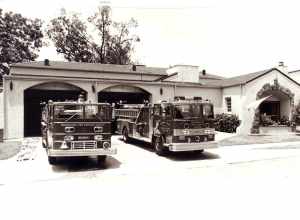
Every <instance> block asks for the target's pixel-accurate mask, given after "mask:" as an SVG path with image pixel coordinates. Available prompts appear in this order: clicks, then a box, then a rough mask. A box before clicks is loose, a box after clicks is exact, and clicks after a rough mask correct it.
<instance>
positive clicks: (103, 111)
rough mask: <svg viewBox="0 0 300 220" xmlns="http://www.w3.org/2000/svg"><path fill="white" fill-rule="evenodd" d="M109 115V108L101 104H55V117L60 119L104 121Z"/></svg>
mask: <svg viewBox="0 0 300 220" xmlns="http://www.w3.org/2000/svg"><path fill="white" fill-rule="evenodd" d="M108 117H109V112H108V109H107V108H105V107H103V106H100V105H89V104H84V105H78V104H77V105H55V106H54V118H55V119H56V120H58V121H81V120H86V119H90V120H96V121H99V120H100V121H103V120H106V119H107V118H108Z"/></svg>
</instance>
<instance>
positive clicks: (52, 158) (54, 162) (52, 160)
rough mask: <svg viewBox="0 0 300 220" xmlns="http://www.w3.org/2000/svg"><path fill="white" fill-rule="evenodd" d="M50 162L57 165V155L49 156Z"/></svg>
mask: <svg viewBox="0 0 300 220" xmlns="http://www.w3.org/2000/svg"><path fill="white" fill-rule="evenodd" d="M48 162H49V164H50V165H55V164H56V162H57V161H56V157H50V156H48Z"/></svg>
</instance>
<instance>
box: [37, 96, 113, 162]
mask: <svg viewBox="0 0 300 220" xmlns="http://www.w3.org/2000/svg"><path fill="white" fill-rule="evenodd" d="M111 115H112V108H111V106H110V105H109V104H106V103H97V104H91V103H77V102H51V101H49V102H48V104H46V105H45V106H44V108H43V112H42V120H41V129H42V143H43V146H44V147H45V148H46V151H47V154H48V160H49V163H50V164H55V162H56V159H57V157H77V156H80V157H81V156H97V157H98V161H99V162H103V161H104V160H105V158H106V156H107V155H113V154H116V153H117V150H116V149H115V148H112V147H111Z"/></svg>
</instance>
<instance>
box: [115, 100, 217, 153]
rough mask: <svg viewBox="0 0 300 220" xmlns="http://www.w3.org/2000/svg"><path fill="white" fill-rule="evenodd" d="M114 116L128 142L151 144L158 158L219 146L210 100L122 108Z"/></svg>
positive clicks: (119, 131)
mask: <svg viewBox="0 0 300 220" xmlns="http://www.w3.org/2000/svg"><path fill="white" fill-rule="evenodd" d="M115 114H116V116H117V118H118V120H117V129H118V133H121V134H122V135H123V140H124V141H125V142H127V141H129V140H130V138H134V139H139V140H142V141H147V142H150V143H152V145H153V147H154V149H155V151H156V153H157V154H158V155H166V154H167V153H168V152H169V151H203V150H204V149H208V148H215V147H217V143H216V141H215V129H214V113H213V105H212V103H210V102H208V101H200V100H179V101H174V102H160V103H157V104H154V105H147V104H145V105H123V106H122V108H120V109H116V110H115Z"/></svg>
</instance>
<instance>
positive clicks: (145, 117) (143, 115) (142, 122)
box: [136, 107, 150, 137]
mask: <svg viewBox="0 0 300 220" xmlns="http://www.w3.org/2000/svg"><path fill="white" fill-rule="evenodd" d="M149 122H150V108H149V107H144V108H142V109H141V112H140V115H139V117H138V120H137V124H136V131H137V133H138V134H139V135H140V136H141V137H149Z"/></svg>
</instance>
